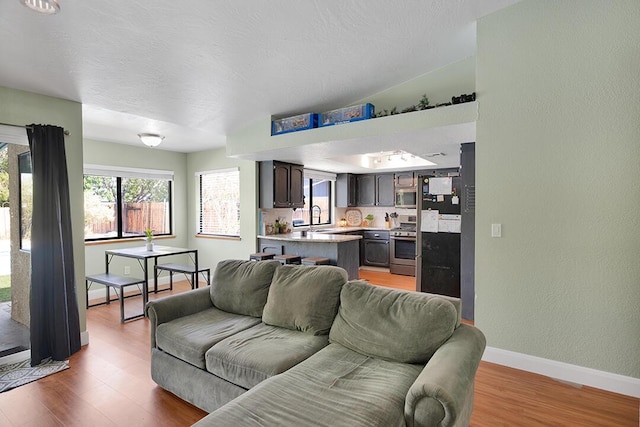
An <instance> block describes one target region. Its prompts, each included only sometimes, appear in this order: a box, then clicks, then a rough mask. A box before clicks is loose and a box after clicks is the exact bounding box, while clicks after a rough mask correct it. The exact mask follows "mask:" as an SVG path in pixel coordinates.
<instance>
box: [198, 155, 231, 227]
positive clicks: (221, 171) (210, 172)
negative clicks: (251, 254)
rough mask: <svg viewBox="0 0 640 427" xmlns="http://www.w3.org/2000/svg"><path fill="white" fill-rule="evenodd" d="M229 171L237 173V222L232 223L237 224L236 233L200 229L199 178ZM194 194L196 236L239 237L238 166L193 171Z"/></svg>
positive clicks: (200, 196) (200, 200)
mask: <svg viewBox="0 0 640 427" xmlns="http://www.w3.org/2000/svg"><path fill="white" fill-rule="evenodd" d="M229 172H235V173H236V174H237V179H238V189H237V194H238V198H237V201H236V203H237V212H238V213H237V223H234V224H236V225H237V233H229V232H224V231H222V230H218V232H215V233H211V232H203V230H202V228H203V227H202V212H201V208H202V189H201V188H200V184H201V179H202V176H204V175H212V174H216V173H229ZM195 187H196V188H195V194H196V197H195V199H196V206H195V212H196V217H195V233H196V236H200V237H222V238H240V232H241V231H240V215H241V211H240V196H241V193H240V168H239V167H233V168H223V169H213V170H207V171H199V172H196V173H195Z"/></svg>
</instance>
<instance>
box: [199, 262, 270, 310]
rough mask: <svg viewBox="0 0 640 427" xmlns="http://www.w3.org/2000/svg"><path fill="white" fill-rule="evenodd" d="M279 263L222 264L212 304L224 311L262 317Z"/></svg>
mask: <svg viewBox="0 0 640 427" xmlns="http://www.w3.org/2000/svg"><path fill="white" fill-rule="evenodd" d="M279 266H280V263H279V262H278V261H272V260H271V261H243V260H226V261H220V262H219V263H218V265H217V267H216V271H215V272H214V273H213V280H212V281H211V301H212V302H213V305H215V306H216V307H217V308H219V309H220V310H224V311H227V312H229V313H237V314H244V315H246V316H253V317H261V316H262V310H263V309H264V305H265V303H266V302H267V295H268V294H269V285H270V284H271V279H272V278H273V273H274V272H275V271H276V269H277V268H278V267H279Z"/></svg>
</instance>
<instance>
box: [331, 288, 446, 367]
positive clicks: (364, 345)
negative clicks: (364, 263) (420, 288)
mask: <svg viewBox="0 0 640 427" xmlns="http://www.w3.org/2000/svg"><path fill="white" fill-rule="evenodd" d="M457 319H458V315H457V312H456V309H455V307H454V306H453V304H452V303H451V302H450V301H447V300H446V299H443V298H439V297H437V296H434V295H426V294H423V293H420V292H407V291H400V290H395V289H387V288H381V287H377V286H372V285H369V284H367V283H365V282H361V281H353V282H349V283H347V284H346V285H344V286H343V287H342V292H341V294H340V310H339V311H338V315H337V316H336V319H335V321H334V322H333V326H332V327H331V332H330V334H329V341H330V342H336V343H338V344H341V345H343V346H345V347H347V348H349V349H351V350H353V351H357V352H358V353H362V354H365V355H368V356H372V357H380V358H382V359H386V360H393V361H397V362H403V363H425V362H427V360H429V359H430V358H431V356H432V355H433V353H434V352H435V351H436V349H437V348H438V347H440V346H441V345H442V344H443V343H444V342H445V341H446V340H447V339H449V337H450V336H451V334H452V333H453V331H454V329H455V328H456V323H457Z"/></svg>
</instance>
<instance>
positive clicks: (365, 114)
mask: <svg viewBox="0 0 640 427" xmlns="http://www.w3.org/2000/svg"><path fill="white" fill-rule="evenodd" d="M375 115H376V112H375V107H374V106H373V104H369V103H367V104H361V105H354V106H351V107H346V108H339V109H337V110H331V111H327V112H325V113H320V117H319V123H318V126H333V125H339V124H341V123H349V122H355V121H358V120H367V119H370V118H372V117H375Z"/></svg>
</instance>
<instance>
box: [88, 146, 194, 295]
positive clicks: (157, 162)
mask: <svg viewBox="0 0 640 427" xmlns="http://www.w3.org/2000/svg"><path fill="white" fill-rule="evenodd" d="M84 163H85V164H93V165H101V166H119V167H125V168H141V169H159V170H170V171H173V172H174V182H173V235H174V236H175V237H173V238H162V239H158V240H157V241H156V243H157V244H159V245H164V246H174V247H179V248H180V247H186V246H187V244H188V235H187V203H188V202H187V182H188V180H187V155H186V154H184V153H176V152H172V151H165V150H159V149H154V148H149V147H145V146H143V145H142V144H140V146H134V145H125V144H114V143H109V142H102V141H93V140H90V139H85V140H84ZM83 231H84V230H83ZM142 245H144V241H143V240H142V239H140V240H139V241H133V242H124V241H123V242H114V243H99V244H88V245H86V248H85V254H86V261H85V265H86V267H85V268H86V272H87V274H96V273H102V272H104V251H105V250H106V249H115V248H126V247H135V246H142ZM163 262H164V261H163ZM167 262H169V261H167ZM171 262H181V260H177V259H176V260H172V261H171ZM125 266H129V267H131V275H133V276H135V277H143V276H142V273H141V272H140V270H139V267H138V265H137V262H135V260H132V259H127V258H121V257H114V258H113V260H112V264H111V265H110V266H109V271H110V272H112V273H116V274H124V267H125ZM83 283H84V282H83ZM91 289H93V287H92V288H91Z"/></svg>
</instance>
